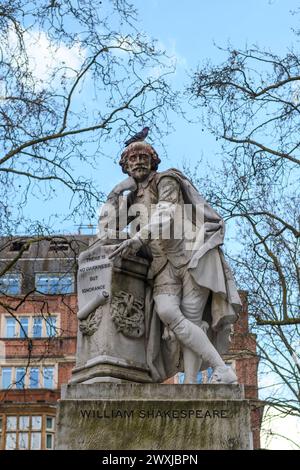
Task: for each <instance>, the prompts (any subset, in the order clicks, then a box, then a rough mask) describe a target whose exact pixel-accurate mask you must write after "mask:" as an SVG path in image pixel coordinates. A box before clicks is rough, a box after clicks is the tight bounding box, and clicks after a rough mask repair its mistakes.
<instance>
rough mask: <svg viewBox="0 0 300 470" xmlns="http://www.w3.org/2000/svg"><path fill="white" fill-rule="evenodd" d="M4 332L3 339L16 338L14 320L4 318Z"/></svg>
mask: <svg viewBox="0 0 300 470" xmlns="http://www.w3.org/2000/svg"><path fill="white" fill-rule="evenodd" d="M5 320H6V332H5V337H6V338H15V337H16V319H15V318H12V317H9V318H7V317H6V319H5Z"/></svg>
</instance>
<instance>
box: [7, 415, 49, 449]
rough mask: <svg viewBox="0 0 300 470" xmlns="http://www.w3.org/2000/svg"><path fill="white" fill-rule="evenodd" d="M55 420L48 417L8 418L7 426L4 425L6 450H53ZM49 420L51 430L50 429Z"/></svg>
mask: <svg viewBox="0 0 300 470" xmlns="http://www.w3.org/2000/svg"><path fill="white" fill-rule="evenodd" d="M54 419H55V418H54V417H53V416H51V417H50V416H46V415H40V416H35V415H32V416H30V415H27V416H6V426H4V425H3V431H4V438H5V439H4V441H5V449H6V450H15V449H20V450H25V449H30V450H40V449H53V443H54ZM49 420H51V425H52V427H51V429H50V428H49V427H48V422H49ZM4 423H5V418H4ZM43 423H44V424H43ZM43 443H44V444H43Z"/></svg>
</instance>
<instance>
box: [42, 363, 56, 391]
mask: <svg viewBox="0 0 300 470" xmlns="http://www.w3.org/2000/svg"><path fill="white" fill-rule="evenodd" d="M43 378H44V388H54V383H53V378H54V368H53V367H44V369H43Z"/></svg>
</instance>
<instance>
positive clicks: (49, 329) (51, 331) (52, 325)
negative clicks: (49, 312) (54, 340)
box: [45, 317, 56, 338]
mask: <svg viewBox="0 0 300 470" xmlns="http://www.w3.org/2000/svg"><path fill="white" fill-rule="evenodd" d="M45 321H46V336H47V337H48V338H51V337H52V336H55V335H56V317H47V318H46V319H45Z"/></svg>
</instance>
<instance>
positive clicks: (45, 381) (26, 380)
mask: <svg viewBox="0 0 300 470" xmlns="http://www.w3.org/2000/svg"><path fill="white" fill-rule="evenodd" d="M0 370H1V375H0V377H1V383H0V389H8V388H16V389H17V390H22V389H24V388H26V389H28V388H30V389H37V388H49V389H54V388H55V387H57V368H56V367H55V366H52V365H46V366H40V367H28V368H26V367H23V366H21V367H0Z"/></svg>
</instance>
